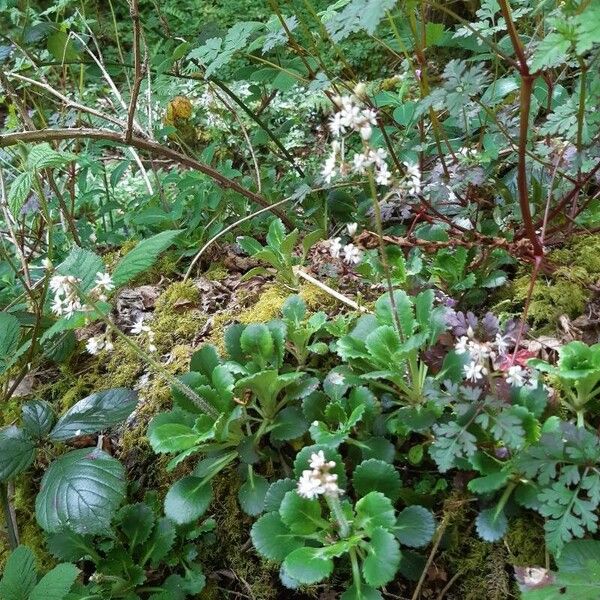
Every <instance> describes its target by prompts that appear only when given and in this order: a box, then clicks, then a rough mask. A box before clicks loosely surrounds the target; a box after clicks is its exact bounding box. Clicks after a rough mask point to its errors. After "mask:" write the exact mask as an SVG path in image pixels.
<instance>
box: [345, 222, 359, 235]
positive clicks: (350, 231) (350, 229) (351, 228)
mask: <svg viewBox="0 0 600 600" xmlns="http://www.w3.org/2000/svg"><path fill="white" fill-rule="evenodd" d="M346 229H347V230H348V235H350V236H353V235H354V234H355V233H356V230H357V229H358V223H348V224H347V225H346Z"/></svg>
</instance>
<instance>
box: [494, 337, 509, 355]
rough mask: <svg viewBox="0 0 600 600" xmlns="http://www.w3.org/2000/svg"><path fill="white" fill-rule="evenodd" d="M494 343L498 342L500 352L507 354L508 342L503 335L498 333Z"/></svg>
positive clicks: (497, 346)
mask: <svg viewBox="0 0 600 600" xmlns="http://www.w3.org/2000/svg"><path fill="white" fill-rule="evenodd" d="M494 343H495V344H496V348H497V350H498V354H506V351H507V350H508V342H507V341H506V339H505V338H504V336H503V335H501V334H499V333H497V334H496V339H495V341H494Z"/></svg>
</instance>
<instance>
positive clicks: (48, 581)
mask: <svg viewBox="0 0 600 600" xmlns="http://www.w3.org/2000/svg"><path fill="white" fill-rule="evenodd" d="M77 575H79V569H78V568H77V567H76V566H75V565H70V564H68V563H63V564H62V565H57V566H56V567H54V569H52V571H50V572H49V573H46V575H44V576H43V577H42V578H41V579H40V581H39V583H38V584H37V585H36V586H35V588H34V589H33V591H32V592H31V596H29V600H64V597H65V596H66V595H67V593H68V592H69V590H70V589H71V588H72V587H73V584H74V583H75V579H77Z"/></svg>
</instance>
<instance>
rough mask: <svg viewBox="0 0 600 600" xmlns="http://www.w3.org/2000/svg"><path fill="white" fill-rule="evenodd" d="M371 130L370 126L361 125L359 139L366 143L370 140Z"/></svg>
mask: <svg viewBox="0 0 600 600" xmlns="http://www.w3.org/2000/svg"><path fill="white" fill-rule="evenodd" d="M372 135H373V128H372V127H371V126H370V125H363V126H362V127H361V128H360V137H361V138H362V139H363V140H364V141H365V142H366V141H368V140H370V139H371V136H372Z"/></svg>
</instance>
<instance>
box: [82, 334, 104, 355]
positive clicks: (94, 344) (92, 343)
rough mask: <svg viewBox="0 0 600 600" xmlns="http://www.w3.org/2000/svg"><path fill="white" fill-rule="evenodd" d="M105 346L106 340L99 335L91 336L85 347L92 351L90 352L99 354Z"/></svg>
mask: <svg viewBox="0 0 600 600" xmlns="http://www.w3.org/2000/svg"><path fill="white" fill-rule="evenodd" d="M103 346H104V342H103V341H102V338H97V337H91V338H90V339H89V340H88V341H87V343H86V345H85V349H86V350H87V351H88V352H89V353H90V354H98V352H100V350H102V348H103Z"/></svg>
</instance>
